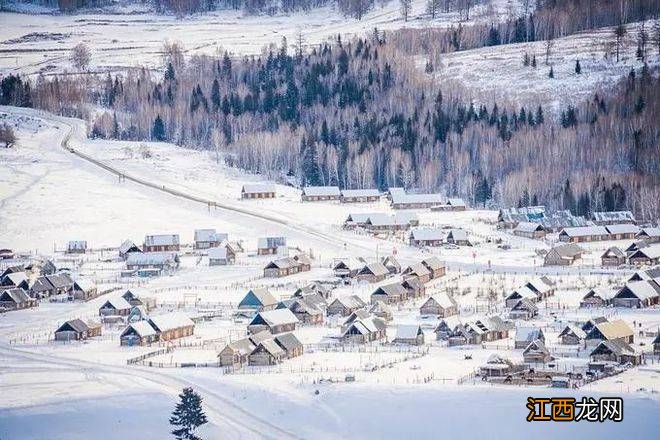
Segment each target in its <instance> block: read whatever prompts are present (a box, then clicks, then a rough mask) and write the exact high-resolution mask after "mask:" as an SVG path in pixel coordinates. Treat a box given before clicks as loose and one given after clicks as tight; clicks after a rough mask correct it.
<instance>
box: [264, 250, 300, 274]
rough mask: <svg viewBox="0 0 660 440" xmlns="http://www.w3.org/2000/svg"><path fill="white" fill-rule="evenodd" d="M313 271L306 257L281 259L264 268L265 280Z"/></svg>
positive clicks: (298, 256)
mask: <svg viewBox="0 0 660 440" xmlns="http://www.w3.org/2000/svg"><path fill="white" fill-rule="evenodd" d="M310 270H311V264H310V261H309V259H308V258H307V257H306V256H301V255H297V256H296V257H293V258H290V257H286V258H280V259H278V260H274V261H271V262H270V263H268V264H267V265H266V267H264V277H265V278H281V277H286V276H289V275H295V274H297V273H300V272H308V271H310Z"/></svg>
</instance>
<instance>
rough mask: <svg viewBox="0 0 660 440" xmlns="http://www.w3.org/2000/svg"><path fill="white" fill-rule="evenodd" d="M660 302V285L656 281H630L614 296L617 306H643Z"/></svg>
mask: <svg viewBox="0 0 660 440" xmlns="http://www.w3.org/2000/svg"><path fill="white" fill-rule="evenodd" d="M659 303H660V285H658V283H657V282H656V281H653V280H648V281H629V282H628V283H626V285H625V286H623V287H622V288H621V289H620V290H619V291H618V292H616V294H615V295H614V297H613V298H612V305H613V306H615V307H628V308H643V307H651V306H655V305H657V304H659Z"/></svg>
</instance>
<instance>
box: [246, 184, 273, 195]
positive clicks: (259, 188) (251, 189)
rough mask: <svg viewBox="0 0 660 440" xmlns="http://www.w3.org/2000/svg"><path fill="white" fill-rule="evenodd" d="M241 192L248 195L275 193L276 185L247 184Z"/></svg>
mask: <svg viewBox="0 0 660 440" xmlns="http://www.w3.org/2000/svg"><path fill="white" fill-rule="evenodd" d="M241 192H243V193H246V194H258V193H271V192H272V193H274V192H275V185H271V184H269V183H246V184H244V185H243V188H242V189H241Z"/></svg>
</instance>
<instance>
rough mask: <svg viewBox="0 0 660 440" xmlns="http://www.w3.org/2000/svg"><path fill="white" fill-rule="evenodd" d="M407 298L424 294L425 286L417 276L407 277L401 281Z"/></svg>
mask: <svg viewBox="0 0 660 440" xmlns="http://www.w3.org/2000/svg"><path fill="white" fill-rule="evenodd" d="M401 285H402V286H403V288H404V289H406V292H407V295H406V296H407V297H408V298H420V297H422V296H424V295H426V286H425V285H424V284H422V282H421V281H420V280H419V278H417V277H414V276H413V277H407V278H405V279H404V280H403V282H402V283H401Z"/></svg>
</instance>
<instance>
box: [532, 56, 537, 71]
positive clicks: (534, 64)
mask: <svg viewBox="0 0 660 440" xmlns="http://www.w3.org/2000/svg"><path fill="white" fill-rule="evenodd" d="M532 67H533V68H535V69H536V54H534V55H532Z"/></svg>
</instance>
